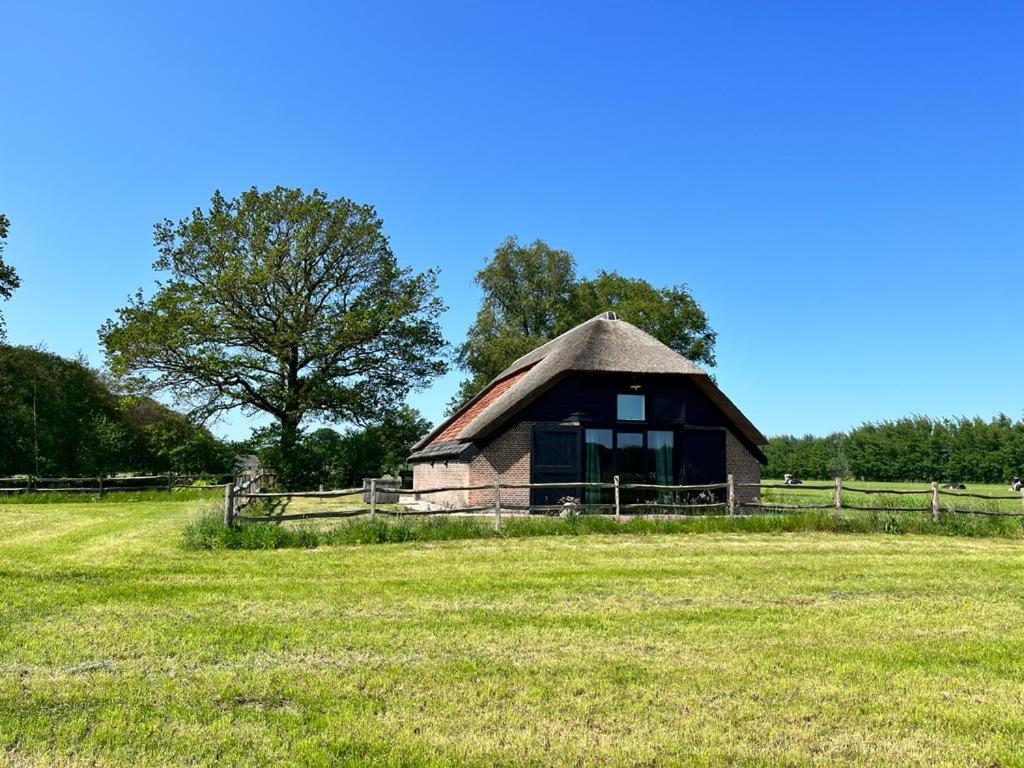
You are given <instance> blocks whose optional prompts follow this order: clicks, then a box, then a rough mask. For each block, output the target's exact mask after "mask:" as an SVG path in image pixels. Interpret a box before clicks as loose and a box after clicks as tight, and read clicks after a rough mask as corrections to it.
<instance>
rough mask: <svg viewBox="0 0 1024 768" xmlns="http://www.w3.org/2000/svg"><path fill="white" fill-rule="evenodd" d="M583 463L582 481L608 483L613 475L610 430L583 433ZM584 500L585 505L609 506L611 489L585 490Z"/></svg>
mask: <svg viewBox="0 0 1024 768" xmlns="http://www.w3.org/2000/svg"><path fill="white" fill-rule="evenodd" d="M584 446H585V453H586V457H585V461H586V465H585V466H586V469H585V470H584V474H583V479H584V480H586V481H587V482H588V483H610V482H612V478H613V476H614V475H615V470H614V469H613V467H612V431H611V430H610V429H588V430H586V431H585V432H584ZM585 490H586V493H585V494H584V498H585V499H586V503H587V504H609V503H611V501H612V489H611V488H587V489H585Z"/></svg>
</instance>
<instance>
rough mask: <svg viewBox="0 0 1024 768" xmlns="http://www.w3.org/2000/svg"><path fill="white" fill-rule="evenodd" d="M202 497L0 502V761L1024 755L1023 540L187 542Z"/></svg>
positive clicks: (898, 759) (1015, 758) (825, 761)
mask: <svg viewBox="0 0 1024 768" xmlns="http://www.w3.org/2000/svg"><path fill="white" fill-rule="evenodd" d="M202 506H204V504H202V503H199V504H197V503H176V502H167V501H164V502H146V503H139V504H117V503H111V502H109V501H107V502H104V503H102V504H101V503H96V504H76V505H32V506H23V507H15V506H7V507H5V508H4V509H3V511H2V512H0V574H2V578H0V765H5V766H18V767H19V768H20V767H21V766H26V765H40V766H42V765H46V766H50V765H60V766H94V765H95V766H132V767H133V768H141V767H143V766H169V765H189V766H263V765H271V764H277V765H303V766H334V765H395V766H398V765H432V766H448V765H451V766H455V765H460V766H461V765H468V766H493V765H498V766H502V765H536V766H542V765H543V766H547V765H612V766H618V765H623V766H625V765H631V766H635V765H643V766H660V765H764V766H767V765H820V766H826V765H828V766H831V765H919V766H926V765H927V766H933V765H940V766H941V765H949V766H954V765H955V766H961V765H975V766H991V765H999V766H1021V765H1024V693H1022V691H1024V665H1022V664H1021V662H1020V659H1021V658H1022V655H1024V578H1022V577H1024V558H1022V554H1024V550H1022V543H1021V542H1020V541H1017V540H1012V539H999V538H966V537H953V536H944V537H939V536H917V535H900V536H897V535H879V534H864V535H857V536H850V535H836V534H835V533H831V532H801V533H787V532H777V533H757V532H748V531H744V532H741V533H736V532H729V533H722V532H708V533H701V534H699V535H697V534H694V535H661V534H659V533H654V532H649V533H647V534H645V535H636V534H626V535H602V534H599V533H593V534H591V535H586V536H573V535H561V536H533V537H529V538H514V537H507V538H506V537H502V538H487V539H473V540H463V541H432V542H419V541H416V542H407V543H402V544H384V545H381V546H346V547H321V548H316V549H277V550H274V549H268V550H263V551H245V550H231V549H217V550H191V549H187V548H185V547H183V546H182V545H181V531H182V529H183V527H184V526H185V525H186V523H187V521H189V520H193V519H195V517H196V515H197V514H199V512H200V508H201V507H202ZM768 519H771V518H768Z"/></svg>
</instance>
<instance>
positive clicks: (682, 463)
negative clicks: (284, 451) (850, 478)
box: [409, 312, 767, 508]
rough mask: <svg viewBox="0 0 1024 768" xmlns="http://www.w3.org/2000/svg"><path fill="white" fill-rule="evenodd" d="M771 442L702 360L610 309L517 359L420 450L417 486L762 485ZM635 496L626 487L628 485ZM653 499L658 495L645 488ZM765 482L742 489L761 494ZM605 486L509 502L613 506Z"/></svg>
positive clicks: (461, 495)
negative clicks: (729, 480)
mask: <svg viewBox="0 0 1024 768" xmlns="http://www.w3.org/2000/svg"><path fill="white" fill-rule="evenodd" d="M766 442H767V439H766V438H765V437H764V435H762V434H761V433H760V432H759V431H758V429H757V428H756V427H755V426H754V425H753V424H752V423H751V422H750V421H749V420H748V419H747V418H746V416H744V415H743V413H742V412H741V411H740V410H739V408H737V407H736V406H735V405H734V404H733V402H732V401H731V400H730V399H729V398H728V397H726V396H725V394H724V393H723V392H722V391H721V390H720V389H719V388H718V387H717V385H716V384H715V382H714V381H713V380H712V379H711V378H710V377H709V376H708V374H707V372H705V371H704V370H703V369H702V368H700V367H699V366H698V365H696V364H694V363H693V362H691V361H690V360H687V359H686V358H684V357H682V356H681V355H679V354H678V353H676V352H674V351H673V350H672V349H670V348H669V347H667V346H666V345H664V344H662V343H661V342H660V341H658V340H657V339H655V338H654V337H653V336H651V335H649V334H647V333H645V332H644V331H643V330H641V329H640V328H637V327H636V326H634V325H631V324H630V323H627V322H626V321H624V320H619V319H618V318H617V317H616V315H615V313H613V312H605V313H602V314H600V315H598V316H597V317H595V318H593V319H591V320H588V321H586V322H584V323H581V324H580V325H578V326H576V327H575V328H573V329H572V330H570V331H567V332H566V333H563V334H562V335H561V336H558V337H557V338H555V339H552V340H551V341H549V342H548V343H546V344H544V345H542V346H540V347H538V348H537V349H535V350H533V351H532V352H530V353H529V354H526V355H524V356H523V357H521V358H519V359H518V360H516V361H515V362H514V363H512V365H510V366H509V367H508V368H507V369H506V370H505V371H503V372H502V373H501V374H500V375H499V376H497V377H496V378H495V379H494V380H493V381H492V382H491V383H490V384H488V385H487V386H486V387H485V388H484V389H483V390H482V391H481V392H479V393H478V394H477V395H476V396H475V397H474V398H473V399H472V400H470V401H469V402H468V403H466V405H465V406H463V407H462V408H461V409H460V410H459V411H458V412H457V413H455V414H453V415H452V416H451V417H449V418H448V419H447V420H445V421H444V422H442V423H441V424H439V425H438V426H437V427H436V428H435V429H434V430H433V431H431V432H430V433H429V434H427V435H426V436H424V437H423V438H422V439H421V440H420V441H419V442H418V443H417V444H416V445H415V446H414V447H413V453H412V455H411V456H410V457H409V462H410V463H411V464H412V466H413V489H414V491H426V490H429V489H431V488H445V487H452V486H469V485H482V484H489V483H490V484H493V482H494V480H495V477H496V476H497V477H498V478H500V480H501V482H502V483H510V484H525V483H571V482H574V481H587V482H593V481H597V482H608V483H610V482H612V479H613V477H614V476H615V475H618V476H619V478H620V482H621V483H623V484H628V483H650V484H657V485H683V484H685V485H697V484H707V483H718V482H724V481H725V479H726V476H727V475H728V474H732V475H733V476H734V478H735V481H736V482H737V483H741V482H751V483H757V482H759V480H760V475H761V465H762V464H764V463H765V461H766V460H765V456H764V453H763V452H762V451H761V447H760V446H762V445H764V444H765V443H766ZM624 493H625V492H624ZM629 493H630V494H631V495H630V496H629V497H627V498H625V499H624V502H631V503H641V502H644V501H651V500H656V499H652V498H649V497H651V496H652V495H653V494H657V493H658V492H657V491H643V490H635V491H631V492H629ZM756 493H757V490H756V489H745V488H738V489H737V500H738V501H741V502H742V501H751V500H753V498H754V497H755V495H756ZM609 495H610V491H609V490H606V489H601V488H586V489H583V490H582V491H580V490H579V489H576V488H571V487H567V488H564V489H556V490H552V489H540V488H534V489H527V488H523V489H509V490H503V491H502V501H503V503H506V504H520V505H525V504H533V505H541V504H551V503H555V502H557V500H558V499H559V498H563V497H566V496H573V497H577V498H580V497H582V499H581V500H582V501H583V502H584V503H588V504H603V503H607V502H608V501H609V500H610V499H609ZM491 496H492V492H488V491H447V492H438V493H433V494H425V495H423V497H422V498H423V499H424V501H428V502H430V503H431V504H432V505H434V506H437V507H446V508H457V507H466V506H475V505H477V504H481V503H486V499H487V498H490V497H491Z"/></svg>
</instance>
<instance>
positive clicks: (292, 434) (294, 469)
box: [274, 419, 304, 491]
mask: <svg viewBox="0 0 1024 768" xmlns="http://www.w3.org/2000/svg"><path fill="white" fill-rule="evenodd" d="M279 423H280V425H281V438H280V443H279V444H278V445H279V447H280V449H281V451H280V453H281V466H279V467H274V469H275V470H277V482H278V484H280V485H281V487H282V488H284V489H286V490H289V491H294V490H301V488H302V483H303V475H304V467H303V464H304V462H303V461H302V455H301V454H302V450H301V445H300V442H299V420H298V419H280V422H279Z"/></svg>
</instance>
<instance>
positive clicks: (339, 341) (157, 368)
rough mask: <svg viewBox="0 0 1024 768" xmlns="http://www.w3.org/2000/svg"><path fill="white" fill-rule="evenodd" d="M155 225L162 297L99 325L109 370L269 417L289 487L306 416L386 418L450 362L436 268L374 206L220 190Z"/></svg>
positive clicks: (200, 401) (203, 404)
mask: <svg viewBox="0 0 1024 768" xmlns="http://www.w3.org/2000/svg"><path fill="white" fill-rule="evenodd" d="M155 232H156V235H155V243H156V247H157V248H158V250H159V252H160V256H159V258H158V259H157V260H156V263H155V264H154V268H155V269H157V270H159V271H160V272H163V273H165V276H164V277H163V278H162V279H161V280H160V281H158V283H157V290H156V292H155V293H154V294H153V295H152V296H151V297H149V298H145V297H144V296H143V294H142V292H141V291H140V292H139V293H137V294H136V296H135V297H134V298H133V300H132V301H131V302H130V303H129V304H128V305H127V306H125V307H123V308H121V309H119V310H118V316H117V318H116V319H115V320H110V321H108V322H107V323H106V324H104V325H103V327H102V328H101V329H100V338H101V341H102V343H103V345H104V347H105V349H106V353H107V360H108V364H109V365H110V368H111V370H112V371H113V372H114V373H115V374H117V375H120V376H123V377H133V378H134V379H135V383H136V386H139V385H141V386H142V387H143V388H144V389H146V390H148V391H157V390H162V391H165V392H169V393H171V394H172V395H174V397H175V398H176V400H177V401H178V402H179V403H182V404H186V405H188V406H189V407H190V408H191V410H192V411H193V413H196V414H198V415H200V416H202V417H204V418H205V417H210V416H213V415H215V414H217V413H220V412H224V411H228V410H232V409H242V410H243V411H244V412H247V413H255V412H264V413H267V414H270V415H271V416H272V417H273V418H274V419H275V420H276V422H277V424H278V426H279V428H280V441H281V456H282V466H281V467H278V470H279V476H280V478H281V480H282V481H283V482H284V483H285V484H288V483H289V482H290V480H291V479H292V478H294V477H296V476H297V475H298V474H299V472H298V468H297V467H295V466H294V463H293V462H294V460H295V458H296V456H297V452H296V444H297V441H298V437H299V430H300V428H301V426H302V424H303V422H304V421H306V420H307V419H310V418H322V419H330V420H338V421H347V422H354V423H367V422H371V421H374V420H378V419H381V418H382V417H383V416H384V415H385V414H386V413H387V412H388V411H389V410H391V409H393V408H396V407H398V406H399V405H400V404H401V403H402V402H403V401H404V399H405V397H406V395H407V394H408V393H409V391H410V390H413V389H417V388H421V387H423V386H425V385H426V384H428V383H429V382H430V380H431V379H433V378H434V377H435V376H437V375H439V374H441V373H443V372H444V370H445V367H446V366H445V362H444V358H443V352H444V346H445V345H444V340H443V338H442V336H441V330H440V327H439V325H438V317H439V315H440V314H441V312H442V311H443V310H444V306H443V304H442V303H441V301H440V299H439V298H437V295H436V274H435V272H434V271H432V270H430V271H426V272H423V273H414V272H412V271H411V270H410V269H408V268H404V267H401V266H400V265H399V264H398V261H397V260H396V258H395V255H394V253H392V251H391V248H390V245H389V244H388V239H387V237H386V236H385V234H384V232H383V228H382V223H381V220H380V218H379V217H378V216H377V214H376V212H375V211H374V209H373V207H372V206H369V205H360V204H357V203H355V202H353V201H351V200H347V199H344V198H341V199H334V200H331V199H328V198H327V196H326V195H325V194H323V193H322V192H320V191H318V190H313V192H312V193H310V194H306V193H305V192H303V191H302V190H300V189H286V188H283V187H277V188H275V189H273V190H271V191H269V192H260V191H258V190H257V189H255V188H253V189H250V190H248V191H246V192H245V193H243V194H242V195H241V196H240V197H237V198H234V199H230V200H229V199H226V198H225V197H224V196H223V195H221V194H220V192H216V193H214V195H213V197H212V199H211V201H210V207H209V210H207V211H203V210H201V209H199V208H197V209H196V210H195V211H193V213H192V215H191V216H188V217H187V218H185V219H182V220H181V221H178V222H176V223H175V222H172V221H170V220H165V221H164V222H162V223H160V224H157V225H156V227H155Z"/></svg>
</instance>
